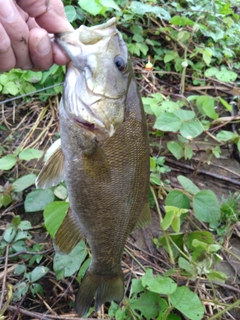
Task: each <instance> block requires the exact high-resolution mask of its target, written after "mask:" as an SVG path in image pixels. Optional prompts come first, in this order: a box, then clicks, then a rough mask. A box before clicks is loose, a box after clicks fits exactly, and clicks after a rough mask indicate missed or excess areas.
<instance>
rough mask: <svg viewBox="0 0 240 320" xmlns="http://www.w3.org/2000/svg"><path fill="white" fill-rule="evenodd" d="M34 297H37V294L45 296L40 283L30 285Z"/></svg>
mask: <svg viewBox="0 0 240 320" xmlns="http://www.w3.org/2000/svg"><path fill="white" fill-rule="evenodd" d="M30 290H31V293H32V295H33V296H34V297H35V295H36V293H40V295H41V296H43V287H42V286H41V285H40V284H39V283H32V284H31V285H30Z"/></svg>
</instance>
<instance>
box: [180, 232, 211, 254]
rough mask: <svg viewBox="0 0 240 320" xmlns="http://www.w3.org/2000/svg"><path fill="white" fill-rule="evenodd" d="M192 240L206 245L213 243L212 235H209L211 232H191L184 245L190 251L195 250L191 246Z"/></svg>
mask: <svg viewBox="0 0 240 320" xmlns="http://www.w3.org/2000/svg"><path fill="white" fill-rule="evenodd" d="M194 240H198V241H201V242H205V243H206V244H213V243H214V239H213V235H212V234H211V232H208V231H193V232H190V233H189V234H188V235H187V237H186V245H187V247H188V248H189V249H190V250H194V248H195V247H194V246H193V245H192V243H193V241H194Z"/></svg>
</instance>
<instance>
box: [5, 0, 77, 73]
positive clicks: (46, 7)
mask: <svg viewBox="0 0 240 320" xmlns="http://www.w3.org/2000/svg"><path fill="white" fill-rule="evenodd" d="M72 30H73V27H72V26H71V25H70V23H69V22H68V21H67V19H66V17H65V13H64V7H63V4H62V1H61V0H16V1H14V0H0V72H1V71H9V70H11V69H12V68H21V69H32V70H46V69H49V68H50V67H51V66H52V65H53V63H57V64H59V65H64V64H66V63H67V62H68V61H69V59H68V58H67V57H66V56H65V54H64V53H63V52H62V50H61V49H60V48H59V46H58V45H57V44H56V43H55V42H54V41H53V40H54V37H53V35H51V33H60V32H65V31H72ZM49 33H50V34H49Z"/></svg>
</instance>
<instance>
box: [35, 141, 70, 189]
mask: <svg viewBox="0 0 240 320" xmlns="http://www.w3.org/2000/svg"><path fill="white" fill-rule="evenodd" d="M63 180H64V155H63V152H62V148H61V147H59V148H58V149H57V150H56V151H55V152H54V153H53V154H52V155H51V157H50V158H49V159H48V161H47V162H46V163H45V165H44V167H43V168H42V170H41V171H40V173H39V175H38V177H37V180H36V182H35V184H36V187H37V188H41V189H47V188H50V187H52V186H56V185H57V184H58V183H60V182H61V181H63Z"/></svg>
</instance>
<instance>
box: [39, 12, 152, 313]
mask: <svg viewBox="0 0 240 320" xmlns="http://www.w3.org/2000/svg"><path fill="white" fill-rule="evenodd" d="M56 41H57V43H58V44H59V45H60V46H61V48H62V49H63V50H64V51H65V52H66V54H67V55H68V56H69V58H70V59H71V62H70V63H69V65H68V67H67V73H66V77H65V83H64V92H63V97H62V99H61V103H60V111H59V118H60V133H61V147H60V148H58V150H56V152H55V153H54V154H53V155H52V156H51V157H50V159H49V160H48V161H47V162H46V164H45V165H44V167H43V169H42V170H41V172H40V174H39V176H38V178H37V181H36V185H37V187H39V188H48V187H51V186H53V185H56V184H58V183H59V182H60V181H61V180H63V179H65V181H66V185H67V189H68V194H69V202H70V209H69V210H68V212H67V215H66V217H65V219H64V221H63V223H62V225H61V226H60V228H59V229H58V231H57V233H56V236H55V239H54V241H55V244H56V246H57V247H58V248H59V250H60V251H63V252H70V251H71V250H72V249H73V248H74V246H75V245H76V244H77V243H78V242H79V241H80V239H81V238H86V239H87V242H88V244H89V246H90V249H91V253H92V260H91V263H90V266H89V268H88V270H87V272H86V274H85V276H84V278H83V280H82V283H81V284H80V288H79V290H78V293H77V296H76V299H75V309H76V311H77V313H78V314H79V315H80V316H82V315H84V314H86V313H87V312H88V310H89V308H90V307H91V304H92V302H93V299H94V297H95V309H96V310H98V309H99V308H100V307H101V305H102V304H103V303H105V302H106V301H112V300H114V301H116V302H118V303H120V302H121V300H122V299H123V296H124V279H123V272H122V270H121V259H122V254H123V250H124V245H125V243H126V240H127V237H128V236H129V234H130V233H131V232H132V231H133V229H134V228H137V227H141V226H144V225H145V224H146V223H148V222H149V221H150V219H151V213H150V209H149V205H148V198H147V193H148V182H149V145H148V134H147V125H146V120H145V115H144V111H143V107H142V102H141V98H140V96H139V92H138V89H137V84H136V81H135V77H134V72H133V68H132V64H131V61H130V57H129V54H128V51H127V47H126V44H125V43H124V41H123V39H122V37H121V36H120V34H119V33H118V31H117V28H116V19H115V18H112V19H111V20H109V21H108V22H107V23H105V24H102V25H98V26H93V27H86V26H83V25H82V26H81V27H80V28H79V29H77V30H75V31H73V32H66V33H62V34H59V35H56Z"/></svg>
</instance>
